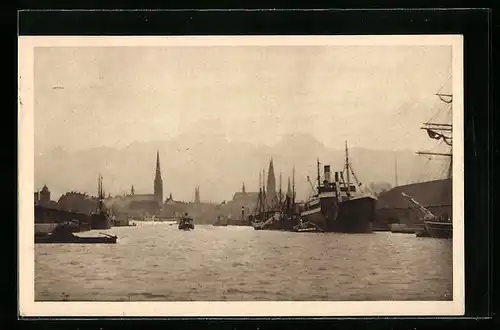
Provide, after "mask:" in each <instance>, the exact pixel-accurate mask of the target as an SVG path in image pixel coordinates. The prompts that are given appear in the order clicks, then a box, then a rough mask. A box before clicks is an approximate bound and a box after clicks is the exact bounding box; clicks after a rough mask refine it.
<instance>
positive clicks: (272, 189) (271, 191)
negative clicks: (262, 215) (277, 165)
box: [266, 158, 276, 205]
mask: <svg viewBox="0 0 500 330" xmlns="http://www.w3.org/2000/svg"><path fill="white" fill-rule="evenodd" d="M266 193H267V195H266V197H267V203H268V205H273V204H274V202H275V199H276V177H275V176H274V165H273V159H272V158H271V161H270V162H269V171H268V174H267V191H266Z"/></svg>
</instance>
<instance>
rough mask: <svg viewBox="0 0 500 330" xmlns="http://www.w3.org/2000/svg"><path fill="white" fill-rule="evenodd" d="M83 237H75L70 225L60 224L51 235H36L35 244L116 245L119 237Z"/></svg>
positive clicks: (104, 235) (105, 235)
mask: <svg viewBox="0 0 500 330" xmlns="http://www.w3.org/2000/svg"><path fill="white" fill-rule="evenodd" d="M102 235H103V236H96V237H82V236H77V235H74V234H73V232H72V228H71V226H70V225H68V224H66V223H62V224H59V225H58V226H57V227H56V228H54V230H53V231H52V232H51V233H38V234H35V244H49V243H52V244H115V243H116V240H117V239H118V237H117V236H112V235H107V234H102Z"/></svg>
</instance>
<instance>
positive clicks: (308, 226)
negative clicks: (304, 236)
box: [293, 222, 324, 233]
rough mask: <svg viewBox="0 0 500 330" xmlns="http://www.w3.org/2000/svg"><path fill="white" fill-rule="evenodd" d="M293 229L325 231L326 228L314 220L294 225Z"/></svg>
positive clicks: (296, 230) (300, 231)
mask: <svg viewBox="0 0 500 330" xmlns="http://www.w3.org/2000/svg"><path fill="white" fill-rule="evenodd" d="M293 231H295V232H298V233H311V232H324V230H322V229H321V228H320V227H318V226H317V225H315V224H314V223H312V222H301V223H300V224H298V225H296V226H294V227H293Z"/></svg>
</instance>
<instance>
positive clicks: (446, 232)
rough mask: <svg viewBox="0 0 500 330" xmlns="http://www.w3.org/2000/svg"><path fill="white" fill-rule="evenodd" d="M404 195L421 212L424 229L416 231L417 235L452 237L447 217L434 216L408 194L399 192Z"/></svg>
mask: <svg viewBox="0 0 500 330" xmlns="http://www.w3.org/2000/svg"><path fill="white" fill-rule="evenodd" d="M401 195H403V196H404V197H406V198H408V200H409V201H410V202H412V203H413V204H415V205H416V206H417V208H418V209H419V210H420V211H421V212H422V213H423V215H424V216H423V221H424V230H423V231H420V232H418V233H416V235H417V236H418V237H426V236H431V237H435V238H452V237H453V223H452V222H451V219H450V218H449V217H445V216H440V217H438V216H436V215H435V214H433V213H432V212H431V211H429V210H428V209H427V208H425V207H424V206H423V205H422V204H420V203H419V202H417V201H416V200H415V199H414V198H413V197H411V196H410V195H408V194H405V193H401Z"/></svg>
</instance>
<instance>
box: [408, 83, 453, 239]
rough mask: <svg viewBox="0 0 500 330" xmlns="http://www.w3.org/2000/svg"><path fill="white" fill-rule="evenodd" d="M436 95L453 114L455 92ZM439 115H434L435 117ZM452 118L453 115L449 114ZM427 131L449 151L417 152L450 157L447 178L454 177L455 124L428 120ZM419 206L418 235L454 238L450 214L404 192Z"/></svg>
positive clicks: (425, 125)
mask: <svg viewBox="0 0 500 330" xmlns="http://www.w3.org/2000/svg"><path fill="white" fill-rule="evenodd" d="M436 96H438V97H439V99H440V100H441V101H442V102H443V103H444V104H446V105H447V109H448V111H447V113H448V115H451V113H452V103H453V94H446V93H436ZM436 116H437V114H436V115H434V116H433V118H435V117H436ZM449 117H450V118H452V116H449ZM420 128H421V129H423V130H425V131H426V132H427V135H428V136H429V138H430V139H432V140H437V141H442V142H444V145H445V146H447V148H448V150H449V151H448V152H430V151H419V152H417V154H419V155H426V156H441V157H447V158H448V159H449V163H448V168H447V178H448V179H452V174H453V153H452V150H453V124H452V122H451V121H450V122H449V123H439V122H426V123H423V124H422V126H421V127H420ZM403 196H405V197H407V198H408V199H409V200H410V201H411V202H412V203H413V204H415V205H416V206H417V208H418V209H419V210H420V211H421V212H422V213H423V214H424V216H423V219H422V220H423V223H424V230H423V231H421V232H419V233H417V236H418V237H428V236H430V237H433V238H445V239H446V238H447V239H451V238H453V220H452V218H451V217H449V216H448V214H442V215H440V216H437V215H435V214H434V213H432V212H431V211H430V210H428V209H427V208H426V207H424V206H423V205H422V204H420V203H419V202H417V201H416V200H415V199H413V198H412V197H411V196H409V195H407V194H404V193H403Z"/></svg>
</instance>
